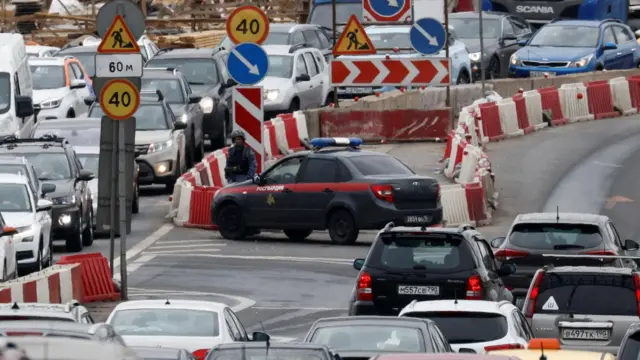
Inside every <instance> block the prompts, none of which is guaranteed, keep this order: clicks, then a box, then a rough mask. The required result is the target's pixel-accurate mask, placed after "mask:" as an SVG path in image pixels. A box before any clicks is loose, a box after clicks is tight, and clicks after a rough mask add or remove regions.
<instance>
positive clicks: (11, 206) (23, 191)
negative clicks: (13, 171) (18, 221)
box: [0, 183, 31, 212]
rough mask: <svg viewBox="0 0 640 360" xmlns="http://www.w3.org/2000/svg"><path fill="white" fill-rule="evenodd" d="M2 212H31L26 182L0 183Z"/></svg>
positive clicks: (0, 207) (0, 206) (0, 208)
mask: <svg viewBox="0 0 640 360" xmlns="http://www.w3.org/2000/svg"><path fill="white" fill-rule="evenodd" d="M0 212H31V201H30V200H29V191H28V190H27V185H25V184H7V183H4V184H0Z"/></svg>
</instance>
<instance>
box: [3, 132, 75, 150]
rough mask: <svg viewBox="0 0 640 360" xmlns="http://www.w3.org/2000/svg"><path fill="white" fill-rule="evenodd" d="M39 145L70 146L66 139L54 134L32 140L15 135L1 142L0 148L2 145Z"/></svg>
mask: <svg viewBox="0 0 640 360" xmlns="http://www.w3.org/2000/svg"><path fill="white" fill-rule="evenodd" d="M37 143H57V144H61V145H66V144H69V141H67V140H66V139H65V138H61V137H58V136H56V135H54V134H45V135H42V136H41V137H39V138H30V139H19V138H18V137H17V136H15V135H9V136H7V137H5V138H4V139H1V140H0V146H2V145H16V146H17V145H18V144H37ZM45 146H47V147H49V146H51V145H47V144H45Z"/></svg>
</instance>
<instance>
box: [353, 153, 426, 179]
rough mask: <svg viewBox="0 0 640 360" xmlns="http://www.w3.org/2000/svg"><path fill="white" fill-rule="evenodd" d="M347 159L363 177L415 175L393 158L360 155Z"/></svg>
mask: <svg viewBox="0 0 640 360" xmlns="http://www.w3.org/2000/svg"><path fill="white" fill-rule="evenodd" d="M347 159H348V161H349V162H350V163H352V164H353V166H355V167H356V169H358V172H360V174H362V175H364V176H371V175H413V174H415V173H414V172H413V171H412V170H411V169H409V167H408V166H407V165H405V164H403V163H402V162H401V161H400V160H398V159H396V158H394V157H393V156H385V155H362V156H352V157H348V158H347Z"/></svg>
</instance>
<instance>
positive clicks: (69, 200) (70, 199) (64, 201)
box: [51, 195, 76, 205]
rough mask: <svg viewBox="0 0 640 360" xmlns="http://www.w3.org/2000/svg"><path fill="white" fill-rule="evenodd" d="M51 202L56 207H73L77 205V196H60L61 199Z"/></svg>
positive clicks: (54, 199)
mask: <svg viewBox="0 0 640 360" xmlns="http://www.w3.org/2000/svg"><path fill="white" fill-rule="evenodd" d="M51 201H52V202H53V204H54V205H72V204H75V203H76V196H75V195H68V196H60V197H57V198H53V199H51Z"/></svg>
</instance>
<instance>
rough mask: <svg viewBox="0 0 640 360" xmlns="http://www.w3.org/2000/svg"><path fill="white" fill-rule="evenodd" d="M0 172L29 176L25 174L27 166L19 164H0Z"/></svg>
mask: <svg viewBox="0 0 640 360" xmlns="http://www.w3.org/2000/svg"><path fill="white" fill-rule="evenodd" d="M0 174H15V175H22V176H27V177H28V176H29V175H28V174H27V166H26V165H19V164H0Z"/></svg>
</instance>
